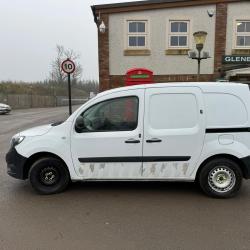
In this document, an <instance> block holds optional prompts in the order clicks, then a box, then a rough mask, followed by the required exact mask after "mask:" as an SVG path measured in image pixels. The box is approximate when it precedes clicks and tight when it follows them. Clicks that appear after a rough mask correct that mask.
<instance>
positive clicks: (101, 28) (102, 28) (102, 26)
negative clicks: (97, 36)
mask: <svg viewBox="0 0 250 250" xmlns="http://www.w3.org/2000/svg"><path fill="white" fill-rule="evenodd" d="M99 31H100V32H101V33H105V31H106V25H105V23H104V22H103V21H102V22H101V24H100V25H99Z"/></svg>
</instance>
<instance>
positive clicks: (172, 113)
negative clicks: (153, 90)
mask: <svg viewBox="0 0 250 250" xmlns="http://www.w3.org/2000/svg"><path fill="white" fill-rule="evenodd" d="M197 123H198V105H197V100H196V97H195V95H193V94H186V93H183V94H182V93H180V94H179V93H173V94H156V95H152V96H151V98H150V109H149V124H150V126H151V128H152V129H188V128H194V127H195V126H196V125H197Z"/></svg>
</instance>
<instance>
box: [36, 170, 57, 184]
mask: <svg viewBox="0 0 250 250" xmlns="http://www.w3.org/2000/svg"><path fill="white" fill-rule="evenodd" d="M59 178H60V176H59V172H58V170H57V169H56V168H55V167H46V168H44V169H42V170H41V172H40V181H41V184H44V185H46V186H52V185H55V184H56V183H57V182H58V180H59Z"/></svg>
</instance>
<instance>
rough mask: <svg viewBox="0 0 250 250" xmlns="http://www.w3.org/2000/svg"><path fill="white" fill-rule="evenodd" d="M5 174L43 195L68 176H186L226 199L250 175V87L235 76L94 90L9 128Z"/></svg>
mask: <svg viewBox="0 0 250 250" xmlns="http://www.w3.org/2000/svg"><path fill="white" fill-rule="evenodd" d="M6 160H7V163H8V174H9V175H11V176H13V177H15V178H18V179H23V180H24V179H27V178H29V180H30V182H31V185H32V186H33V188H34V189H35V190H36V191H38V192H39V193H41V194H53V193H58V192H61V191H63V190H64V189H65V188H66V187H67V186H68V183H69V182H70V180H72V181H89V180H112V181H113V180H117V181H121V180H140V181H156V180H160V181H169V180H171V181H191V182H197V183H198V184H199V185H200V186H201V188H202V190H203V191H204V192H205V193H206V194H208V195H210V196H213V197H221V198H228V197H232V196H234V195H235V194H237V192H238V191H239V189H240V187H241V184H242V179H243V178H245V179H248V178H250V91H249V87H248V85H243V84H233V83H179V84H178V83H176V84H170V83H168V84H153V85H138V86H133V87H124V88H118V89H113V90H109V91H106V92H103V93H100V94H98V95H97V96H96V97H94V98H93V99H91V100H89V101H88V102H87V103H85V104H84V105H83V106H81V107H80V108H79V109H78V110H76V111H75V112H74V113H73V114H72V115H71V116H70V117H69V118H68V119H67V120H66V121H64V122H62V123H55V124H49V125H45V126H41V127H36V128H32V129H29V130H26V131H24V132H21V133H19V134H17V135H15V136H14V137H13V138H12V140H11V148H10V151H9V152H8V154H7V156H6Z"/></svg>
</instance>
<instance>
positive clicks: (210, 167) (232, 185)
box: [198, 158, 243, 198]
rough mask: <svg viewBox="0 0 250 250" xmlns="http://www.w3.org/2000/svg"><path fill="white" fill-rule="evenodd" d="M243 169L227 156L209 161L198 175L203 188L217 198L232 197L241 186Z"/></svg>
mask: <svg viewBox="0 0 250 250" xmlns="http://www.w3.org/2000/svg"><path fill="white" fill-rule="evenodd" d="M242 178H243V177H242V171H241V169H240V167H239V166H238V164H237V163H235V162H234V161H232V160H230V159H227V158H219V159H214V160H211V161H210V162H208V163H207V164H206V165H205V166H204V167H203V168H202V169H201V171H200V174H199V176H198V180H199V184H200V187H201V189H202V190H203V191H204V192H205V193H206V194H207V195H209V196H211V197H215V198H231V197H233V196H235V195H236V194H237V193H238V191H239V190H240V188H241V184H242Z"/></svg>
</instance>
